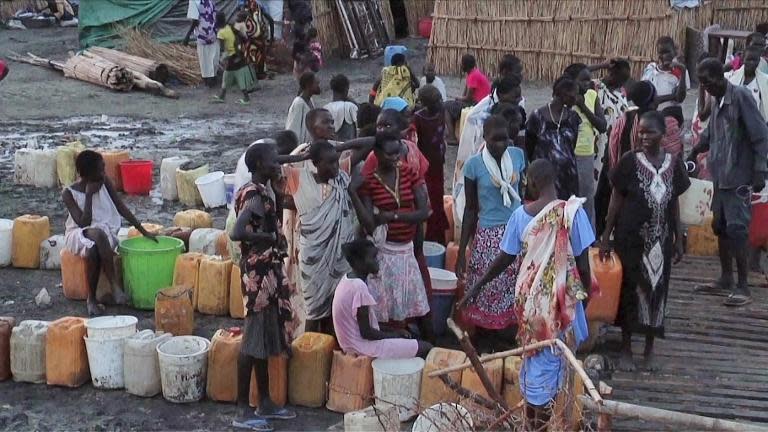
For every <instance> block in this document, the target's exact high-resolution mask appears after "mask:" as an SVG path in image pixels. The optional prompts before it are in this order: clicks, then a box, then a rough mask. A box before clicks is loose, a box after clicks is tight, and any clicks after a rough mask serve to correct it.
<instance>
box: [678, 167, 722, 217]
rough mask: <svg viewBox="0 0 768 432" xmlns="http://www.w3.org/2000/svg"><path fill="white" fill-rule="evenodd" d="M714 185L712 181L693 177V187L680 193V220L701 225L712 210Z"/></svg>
mask: <svg viewBox="0 0 768 432" xmlns="http://www.w3.org/2000/svg"><path fill="white" fill-rule="evenodd" d="M713 193H714V186H713V184H712V182H711V181H708V180H699V179H695V178H692V179H691V187H689V188H688V190H687V191H685V193H684V194H682V195H680V198H679V199H680V222H682V223H683V224H685V225H701V224H702V223H704V218H705V217H706V216H707V214H708V213H709V212H710V205H711V204H712V194H713Z"/></svg>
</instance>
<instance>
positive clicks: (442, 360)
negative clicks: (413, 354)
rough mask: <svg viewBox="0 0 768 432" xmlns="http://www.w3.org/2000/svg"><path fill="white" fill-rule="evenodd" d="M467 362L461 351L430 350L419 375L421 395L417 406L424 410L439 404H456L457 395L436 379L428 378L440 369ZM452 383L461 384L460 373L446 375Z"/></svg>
mask: <svg viewBox="0 0 768 432" xmlns="http://www.w3.org/2000/svg"><path fill="white" fill-rule="evenodd" d="M466 361H467V355H466V354H465V353H464V352H463V351H458V350H451V349H445V348H432V350H431V351H430V352H429V354H428V355H427V361H426V363H425V365H424V372H422V374H421V395H420V396H419V405H420V406H421V407H424V408H428V407H431V406H432V405H434V404H436V403H440V402H454V403H456V402H458V401H459V395H457V394H456V392H454V391H453V390H451V389H450V388H448V387H447V386H446V385H445V384H443V382H442V381H441V380H440V378H438V377H434V378H430V377H429V374H430V373H432V372H434V371H436V370H440V369H445V368H447V367H451V366H458V365H460V364H463V363H464V362H466ZM448 377H450V378H451V379H452V380H453V381H454V382H457V383H460V382H461V371H456V372H451V373H449V374H448Z"/></svg>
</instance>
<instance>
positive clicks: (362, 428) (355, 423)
mask: <svg viewBox="0 0 768 432" xmlns="http://www.w3.org/2000/svg"><path fill="white" fill-rule="evenodd" d="M398 430H400V416H399V415H398V412H397V408H395V407H393V406H390V407H387V408H384V409H380V408H377V407H368V408H365V409H361V410H360V411H352V412H348V413H346V414H344V432H390V431H398Z"/></svg>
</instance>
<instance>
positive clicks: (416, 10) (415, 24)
mask: <svg viewBox="0 0 768 432" xmlns="http://www.w3.org/2000/svg"><path fill="white" fill-rule="evenodd" d="M403 3H405V15H406V17H407V18H408V34H409V35H411V36H418V35H419V20H420V19H422V18H424V17H428V16H430V15H432V12H433V11H434V10H435V0H409V1H405V2H403Z"/></svg>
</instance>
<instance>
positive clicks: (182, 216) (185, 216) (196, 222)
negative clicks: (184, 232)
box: [173, 209, 213, 231]
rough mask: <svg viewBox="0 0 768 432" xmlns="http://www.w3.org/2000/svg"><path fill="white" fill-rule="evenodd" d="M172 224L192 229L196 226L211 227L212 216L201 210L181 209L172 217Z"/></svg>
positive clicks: (196, 227)
mask: <svg viewBox="0 0 768 432" xmlns="http://www.w3.org/2000/svg"><path fill="white" fill-rule="evenodd" d="M173 224H174V225H175V226H177V227H186V228H192V230H193V231H194V230H196V229H198V228H213V218H212V217H211V215H210V214H208V213H206V212H204V211H202V210H195V209H191V210H182V211H180V212H178V213H176V215H175V216H174V217H173Z"/></svg>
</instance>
